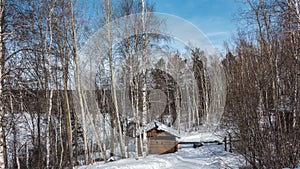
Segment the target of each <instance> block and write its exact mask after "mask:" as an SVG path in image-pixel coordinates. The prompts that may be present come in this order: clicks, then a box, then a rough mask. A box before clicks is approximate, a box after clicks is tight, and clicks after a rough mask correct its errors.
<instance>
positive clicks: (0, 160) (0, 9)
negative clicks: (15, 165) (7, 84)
mask: <svg viewBox="0 0 300 169" xmlns="http://www.w3.org/2000/svg"><path fill="white" fill-rule="evenodd" d="M4 6H5V0H1V1H0V40H1V41H0V124H1V125H0V169H4V168H5V161H4V158H5V156H4V154H5V153H4V151H5V150H4V142H5V140H4V130H3V128H4V127H3V116H4V110H3V103H2V92H3V86H2V85H3V84H2V76H3V74H4V72H3V70H4V68H3V66H4V62H3V61H4V59H5V58H4V42H3V40H4V37H3V36H4V35H3V32H4Z"/></svg>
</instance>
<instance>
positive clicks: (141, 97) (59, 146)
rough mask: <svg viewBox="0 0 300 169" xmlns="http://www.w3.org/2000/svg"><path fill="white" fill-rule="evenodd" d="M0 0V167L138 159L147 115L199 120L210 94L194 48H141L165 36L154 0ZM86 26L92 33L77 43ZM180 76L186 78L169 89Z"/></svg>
mask: <svg viewBox="0 0 300 169" xmlns="http://www.w3.org/2000/svg"><path fill="white" fill-rule="evenodd" d="M0 7H1V8H0V39H1V43H0V77H1V81H0V82H1V83H0V97H1V99H0V117H1V119H0V121H1V127H0V168H39V169H40V168H65V167H69V168H72V167H73V166H75V165H84V164H90V163H93V162H94V161H100V160H103V161H107V159H108V158H109V157H113V156H115V155H119V156H120V157H121V158H126V157H128V156H131V157H135V158H137V159H138V158H139V156H140V155H143V156H146V155H147V147H148V146H147V138H146V134H145V133H146V125H147V123H148V122H150V121H151V120H153V119H159V120H161V121H164V120H166V121H168V122H165V123H168V124H169V125H173V126H176V127H177V129H178V130H180V129H184V130H186V131H191V130H192V129H196V128H199V126H200V125H203V124H204V120H203V119H205V118H207V117H206V114H207V112H208V109H209V108H208V106H209V103H208V102H209V99H210V95H209V92H208V91H207V90H208V89H210V86H209V82H208V78H207V76H208V75H207V73H206V71H207V70H206V69H207V68H206V63H205V62H206V60H205V59H204V58H205V56H204V52H201V51H200V50H194V51H192V50H191V51H189V52H187V53H186V55H188V56H186V58H189V57H192V58H193V61H192V62H190V63H188V64H187V62H186V59H183V58H184V57H183V56H181V54H180V53H179V52H176V51H172V52H166V53H165V55H166V57H165V59H160V60H156V61H155V63H154V62H153V60H151V58H148V55H149V53H150V52H149V50H153V51H154V50H157V49H159V50H161V48H160V46H159V45H157V44H158V43H159V42H164V43H167V42H169V41H170V37H166V36H165V35H161V34H160V25H162V24H163V21H162V20H159V19H158V18H156V17H155V16H153V15H151V14H146V12H152V11H154V4H152V3H150V2H145V1H144V0H141V1H136V0H116V1H112V0H99V1H97V0H95V1H88V2H84V1H72V0H54V1H52V0H49V1H48V0H28V1H22V0H17V1H15V0H1V1H0ZM137 13H140V14H141V16H136V17H135V16H134V15H133V17H132V18H131V20H126V19H124V20H123V21H120V22H119V21H118V20H117V19H118V18H121V17H123V16H128V15H131V14H137ZM124 23H125V24H124ZM98 29H101V31H100V32H97V30H98ZM119 30H122V31H121V33H120V34H118V33H116V32H118V31H119ZM95 32H96V33H95ZM132 32H134V34H133V35H132V34H131V33H132ZM147 32H151V33H147ZM94 33H95V34H94ZM91 35H96V36H93V37H92V38H91V39H92V40H95V39H96V41H92V43H89V45H90V46H88V47H89V50H81V49H82V48H83V46H84V45H85V42H87V41H88V40H90V39H89V37H90V36H91ZM116 37H117V38H119V39H121V40H120V41H118V42H117V43H116V42H115V41H114V40H115V38H116ZM99 48H100V49H99ZM80 50H81V51H84V52H85V53H84V52H83V53H80V52H79V51H80ZM98 50H100V52H99V51H98ZM97 52H98V53H97ZM79 53H80V54H79ZM82 54H83V55H85V56H86V58H83V60H84V61H90V62H91V60H89V59H91V58H92V57H94V56H96V57H98V56H99V58H98V60H97V59H96V60H93V63H92V64H91V65H92V66H94V68H95V69H96V70H97V71H96V73H95V74H93V75H94V76H95V77H92V78H93V80H91V79H88V78H87V77H84V78H82V76H80V75H81V74H82V72H84V71H83V67H84V66H85V65H81V64H82V63H83V62H82V58H80V57H82V56H83V55H82ZM121 62H122V63H125V64H120V63H121ZM149 64H153V65H154V64H155V65H156V68H158V69H149V68H148V67H147V65H149ZM172 71H173V73H172V75H170V72H172ZM185 72H193V73H192V74H189V75H191V76H195V78H196V79H193V78H191V77H188V76H187V74H185ZM115 76H117V77H115ZM184 76H186V78H188V80H189V81H186V82H184V83H183V82H181V86H180V87H182V85H184V91H179V90H178V89H179V85H178V83H179V81H183V78H182V77H184ZM216 76H217V73H216ZM116 79H118V80H117V81H116ZM150 80H151V82H149V81H150ZM193 80H196V82H194V81H193ZM91 82H92V83H93V84H91ZM150 83H152V84H150ZM197 84H198V85H197ZM88 85H92V86H93V87H92V90H86V88H85V87H87V86H88ZM151 85H152V87H149V86H151ZM120 86H121V87H120ZM153 86H154V87H153ZM192 88H193V90H192ZM149 90H160V91H161V93H158V94H153V93H152V95H151V93H150V92H148V91H149ZM196 90H198V91H197V92H194V91H196ZM154 95H155V96H156V97H157V98H154V99H157V100H155V101H156V102H155V103H154V102H153V103H149V98H151V97H152V96H154ZM129 96H130V97H129ZM198 96H199V97H198ZM93 99H95V100H93ZM163 99H165V100H163ZM182 99H185V100H189V102H187V103H185V106H182V105H181V106H180V104H181V103H180V102H181V100H182ZM94 102H97V103H96V104H90V103H94ZM160 103H161V106H159V105H160ZM151 104H152V105H151ZM165 104H166V105H165ZM157 105H158V106H157ZM128 107H129V108H128ZM159 107H160V108H159ZM150 109H151V110H152V111H153V112H156V114H154V113H151V112H148V110H149V111H150ZM179 110H181V111H182V112H183V113H181V111H179ZM182 125H184V127H182Z"/></svg>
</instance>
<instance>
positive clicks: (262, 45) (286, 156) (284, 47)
mask: <svg viewBox="0 0 300 169" xmlns="http://www.w3.org/2000/svg"><path fill="white" fill-rule="evenodd" d="M299 10H300V3H299V1H296V0H274V1H263V0H247V7H245V8H244V9H243V10H242V11H243V12H242V13H241V14H240V15H239V16H240V17H239V18H237V19H239V21H240V23H242V24H240V26H241V30H240V31H239V33H238V34H237V35H236V37H235V39H234V43H233V44H232V47H229V52H228V54H227V55H226V58H225V59H224V61H223V65H224V66H225V67H226V71H227V82H228V83H227V84H228V87H227V100H226V107H225V116H224V119H225V120H224V122H225V123H227V124H228V126H229V127H230V132H231V134H232V135H234V136H235V138H234V139H236V140H237V142H236V144H235V149H236V151H237V152H238V153H240V154H242V155H243V156H244V157H245V159H246V161H247V166H249V168H284V167H290V168H294V167H296V166H297V165H298V164H299V160H300V159H299V157H300V151H299V150H300V142H299V139H300V128H299V127H300V101H299V98H300V93H299V88H300V77H299V76H300V55H299V54H300V48H299V46H300V13H299ZM228 46H230V45H228ZM227 120H228V121H227Z"/></svg>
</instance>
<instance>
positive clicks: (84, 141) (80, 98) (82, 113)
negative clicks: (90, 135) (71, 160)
mask: <svg viewBox="0 0 300 169" xmlns="http://www.w3.org/2000/svg"><path fill="white" fill-rule="evenodd" d="M70 3H71V15H72V20H71V22H72V33H73V34H72V46H73V55H74V61H75V74H76V75H75V76H76V77H75V79H76V84H77V86H76V89H77V92H78V97H79V105H80V111H81V120H82V132H83V143H84V159H85V164H86V165H88V163H89V157H88V145H87V133H86V123H85V111H84V104H83V92H82V88H81V79H80V69H79V58H78V53H77V45H76V37H77V35H76V28H75V16H74V7H73V0H70Z"/></svg>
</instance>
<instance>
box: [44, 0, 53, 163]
mask: <svg viewBox="0 0 300 169" xmlns="http://www.w3.org/2000/svg"><path fill="white" fill-rule="evenodd" d="M53 4H55V1H54V2H53ZM53 10H54V8H53V7H52V8H51V9H50V12H49V23H48V26H49V37H50V41H49V46H48V45H47V41H46V40H45V47H47V46H48V49H46V55H47V62H48V71H49V76H50V80H49V89H50V95H49V105H48V106H49V107H48V114H47V129H46V168H50V166H49V164H50V123H51V112H52V106H53V104H52V97H53V87H52V82H53V75H52V69H51V59H50V57H51V56H50V51H51V48H52V11H53ZM47 34H48V32H46V37H47Z"/></svg>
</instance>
